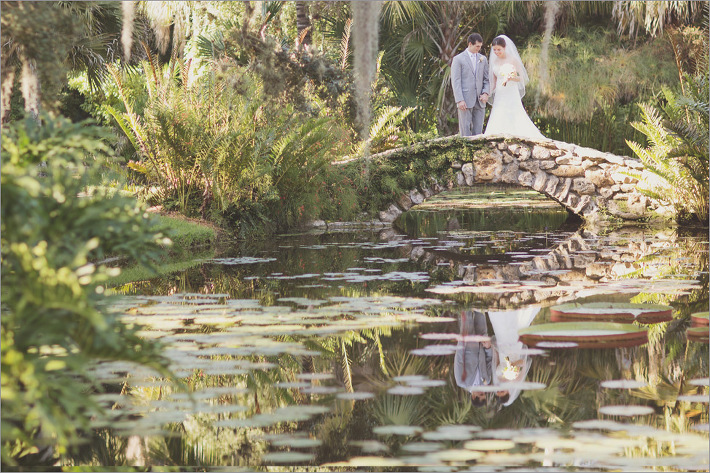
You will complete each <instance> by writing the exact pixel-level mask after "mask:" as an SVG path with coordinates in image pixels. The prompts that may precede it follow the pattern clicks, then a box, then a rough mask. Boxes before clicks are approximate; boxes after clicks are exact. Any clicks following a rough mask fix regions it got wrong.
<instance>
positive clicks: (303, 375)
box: [296, 373, 335, 380]
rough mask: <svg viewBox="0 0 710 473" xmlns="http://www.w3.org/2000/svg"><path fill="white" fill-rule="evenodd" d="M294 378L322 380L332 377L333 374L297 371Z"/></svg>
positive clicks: (333, 376)
mask: <svg viewBox="0 0 710 473" xmlns="http://www.w3.org/2000/svg"><path fill="white" fill-rule="evenodd" d="M296 378H298V379H304V380H308V379H310V380H324V379H333V378H335V375H334V374H333V373H298V374H297V375H296Z"/></svg>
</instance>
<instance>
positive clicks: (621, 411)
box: [599, 406, 655, 417]
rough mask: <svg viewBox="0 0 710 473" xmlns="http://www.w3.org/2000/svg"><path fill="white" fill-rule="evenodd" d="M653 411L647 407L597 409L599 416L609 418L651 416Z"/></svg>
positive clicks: (607, 407) (604, 407) (606, 407)
mask: <svg viewBox="0 0 710 473" xmlns="http://www.w3.org/2000/svg"><path fill="white" fill-rule="evenodd" d="M654 412H655V411H654V410H653V408H652V407H649V406H603V407H600V408H599V413H600V414H606V415H609V416H625V417H634V416H643V415H648V414H653V413H654Z"/></svg>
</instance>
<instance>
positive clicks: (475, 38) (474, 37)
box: [468, 33, 483, 44]
mask: <svg viewBox="0 0 710 473" xmlns="http://www.w3.org/2000/svg"><path fill="white" fill-rule="evenodd" d="M468 42H469V43H470V44H476V43H483V36H481V35H480V34H478V33H473V34H471V35H469V36H468Z"/></svg>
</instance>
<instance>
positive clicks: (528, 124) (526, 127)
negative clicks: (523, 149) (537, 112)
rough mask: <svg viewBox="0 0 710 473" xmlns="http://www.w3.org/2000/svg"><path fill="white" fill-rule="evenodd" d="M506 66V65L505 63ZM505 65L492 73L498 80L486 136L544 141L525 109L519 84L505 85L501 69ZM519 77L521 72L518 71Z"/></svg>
mask: <svg viewBox="0 0 710 473" xmlns="http://www.w3.org/2000/svg"><path fill="white" fill-rule="evenodd" d="M503 64H505V63H503ZM503 64H497V65H496V66H497V67H496V66H494V67H493V69H492V72H493V75H494V76H495V78H496V86H495V90H494V93H493V108H492V109H491V114H490V116H489V117H488V124H487V125H486V131H485V132H484V133H483V134H484V135H513V136H519V137H522V138H533V139H544V138H545V137H544V136H543V134H542V133H540V130H538V129H537V127H536V126H535V124H534V123H533V122H532V120H530V117H528V114H527V113H526V112H525V109H524V108H523V101H522V97H521V96H520V88H519V86H518V84H519V83H518V82H516V81H512V80H511V81H508V83H507V84H505V85H503V78H502V77H501V76H500V69H501V66H502V65H503ZM518 74H519V75H522V74H520V71H518Z"/></svg>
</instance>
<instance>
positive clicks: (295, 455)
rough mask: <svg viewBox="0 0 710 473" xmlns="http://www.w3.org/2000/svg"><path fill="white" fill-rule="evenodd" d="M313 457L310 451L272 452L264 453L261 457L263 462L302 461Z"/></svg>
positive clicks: (307, 460)
mask: <svg viewBox="0 0 710 473" xmlns="http://www.w3.org/2000/svg"><path fill="white" fill-rule="evenodd" d="M314 458H315V455H313V454H312V453H302V452H272V453H266V454H264V456H263V457H262V460H263V461H264V462H265V463H281V464H284V463H289V464H290V463H303V462H309V461H311V460H313V459H314Z"/></svg>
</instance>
